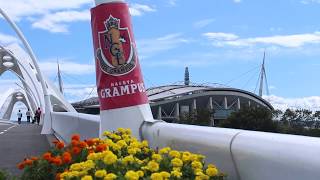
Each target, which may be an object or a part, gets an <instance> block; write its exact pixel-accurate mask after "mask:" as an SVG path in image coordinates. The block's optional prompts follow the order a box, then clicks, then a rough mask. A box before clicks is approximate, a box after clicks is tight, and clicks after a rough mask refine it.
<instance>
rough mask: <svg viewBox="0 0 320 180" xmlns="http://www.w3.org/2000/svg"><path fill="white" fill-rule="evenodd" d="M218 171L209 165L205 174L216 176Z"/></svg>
mask: <svg viewBox="0 0 320 180" xmlns="http://www.w3.org/2000/svg"><path fill="white" fill-rule="evenodd" d="M218 173H219V171H218V169H217V168H211V167H209V168H207V170H206V174H207V175H208V176H210V177H213V176H216V175H218Z"/></svg>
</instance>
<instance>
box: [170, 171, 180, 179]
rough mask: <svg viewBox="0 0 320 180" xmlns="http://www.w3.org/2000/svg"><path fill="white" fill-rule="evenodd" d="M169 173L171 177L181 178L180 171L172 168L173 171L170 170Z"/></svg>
mask: <svg viewBox="0 0 320 180" xmlns="http://www.w3.org/2000/svg"><path fill="white" fill-rule="evenodd" d="M171 175H172V176H173V177H177V178H181V176H182V172H180V171H176V170H173V171H171Z"/></svg>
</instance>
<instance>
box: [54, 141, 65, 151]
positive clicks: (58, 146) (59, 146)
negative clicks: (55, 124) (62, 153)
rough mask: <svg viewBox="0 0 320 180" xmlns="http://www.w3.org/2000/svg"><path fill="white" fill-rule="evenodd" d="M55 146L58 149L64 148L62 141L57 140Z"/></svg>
mask: <svg viewBox="0 0 320 180" xmlns="http://www.w3.org/2000/svg"><path fill="white" fill-rule="evenodd" d="M56 147H57V148H58V149H62V148H64V143H63V142H61V141H60V142H58V143H57V144H56Z"/></svg>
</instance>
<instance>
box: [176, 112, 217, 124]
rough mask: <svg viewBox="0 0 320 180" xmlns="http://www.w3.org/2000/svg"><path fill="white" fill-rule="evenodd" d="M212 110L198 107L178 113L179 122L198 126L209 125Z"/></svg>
mask: <svg viewBox="0 0 320 180" xmlns="http://www.w3.org/2000/svg"><path fill="white" fill-rule="evenodd" d="M212 114H213V112H212V111H210V110H207V109H198V110H197V111H191V112H190V113H185V114H182V115H180V121H179V122H178V123H180V124H190V125H198V126H210V124H211V117H212Z"/></svg>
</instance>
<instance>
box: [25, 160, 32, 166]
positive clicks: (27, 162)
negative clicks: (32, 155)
mask: <svg viewBox="0 0 320 180" xmlns="http://www.w3.org/2000/svg"><path fill="white" fill-rule="evenodd" d="M32 162H33V161H32V160H30V159H27V160H25V161H24V164H26V165H28V166H30V165H32Z"/></svg>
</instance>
